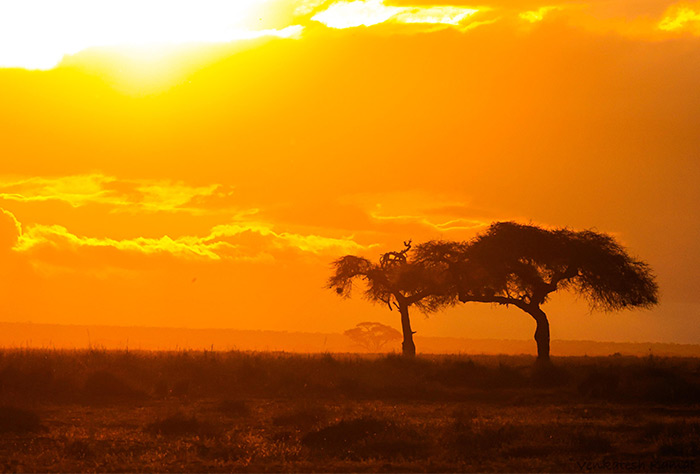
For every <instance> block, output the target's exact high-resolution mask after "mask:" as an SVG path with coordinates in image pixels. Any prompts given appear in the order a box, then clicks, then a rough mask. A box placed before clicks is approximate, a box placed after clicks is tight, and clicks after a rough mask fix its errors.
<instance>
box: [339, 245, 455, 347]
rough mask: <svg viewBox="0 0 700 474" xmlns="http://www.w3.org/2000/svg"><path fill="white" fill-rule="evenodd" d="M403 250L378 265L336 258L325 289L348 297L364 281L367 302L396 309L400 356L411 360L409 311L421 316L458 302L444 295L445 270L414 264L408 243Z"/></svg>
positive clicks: (384, 257)
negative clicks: (420, 313)
mask: <svg viewBox="0 0 700 474" xmlns="http://www.w3.org/2000/svg"><path fill="white" fill-rule="evenodd" d="M404 246H405V248H404V249H403V250H401V251H399V252H387V253H385V254H383V255H382V256H381V258H380V259H379V263H372V262H371V261H369V260H368V259H366V258H364V257H358V256H355V255H346V256H344V257H341V258H339V259H338V260H336V261H335V262H333V269H334V272H333V275H332V276H331V277H330V278H329V280H328V288H330V289H334V290H335V291H336V292H337V293H338V294H339V295H340V296H343V297H349V296H350V294H351V291H352V288H353V283H354V282H355V281H356V280H360V281H364V283H365V296H366V297H367V299H369V300H370V301H372V302H375V303H381V304H386V305H387V306H388V307H389V309H392V307H394V308H396V309H398V311H399V314H400V315H401V329H402V332H403V342H402V352H403V354H404V355H406V356H414V355H415V354H416V345H415V343H414V342H413V334H414V331H413V330H412V329H411V320H410V317H409V314H408V310H409V308H410V307H411V306H415V307H417V308H418V309H419V310H421V311H422V312H424V313H431V312H433V311H437V310H439V309H441V308H444V307H446V306H450V305H453V304H455V303H456V302H457V299H456V297H455V295H453V294H450V293H449V291H447V290H448V287H447V285H446V278H447V277H448V275H447V274H446V273H445V269H443V268H442V267H440V266H435V265H424V264H422V263H421V262H418V261H415V260H414V259H412V258H411V242H410V241H409V242H404Z"/></svg>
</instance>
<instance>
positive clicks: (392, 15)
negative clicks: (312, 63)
mask: <svg viewBox="0 0 700 474" xmlns="http://www.w3.org/2000/svg"><path fill="white" fill-rule="evenodd" d="M477 11H478V9H475V8H465V7H455V6H432V7H396V6H387V5H385V4H384V1H383V0H356V1H352V2H345V1H341V2H337V3H334V4H332V5H331V6H330V7H328V8H327V9H326V10H324V11H322V12H320V13H317V14H316V15H314V16H313V17H312V18H311V19H312V20H314V21H318V22H320V23H323V24H324V25H326V26H328V27H329V28H338V29H342V28H353V27H357V26H372V25H377V24H380V23H384V22H388V21H392V22H395V23H403V24H411V23H416V24H421V23H422V24H443V25H452V26H456V25H459V23H460V22H461V21H462V20H464V19H465V18H467V17H469V16H471V15H473V14H474V13H476V12H477Z"/></svg>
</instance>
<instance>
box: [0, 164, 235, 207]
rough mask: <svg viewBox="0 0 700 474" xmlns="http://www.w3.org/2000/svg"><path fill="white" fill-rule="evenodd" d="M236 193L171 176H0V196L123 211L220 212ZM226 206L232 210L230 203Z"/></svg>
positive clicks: (216, 186) (9, 198)
mask: <svg viewBox="0 0 700 474" xmlns="http://www.w3.org/2000/svg"><path fill="white" fill-rule="evenodd" d="M232 195H233V188H232V187H231V186H224V185H221V184H209V185H206V186H191V185H188V184H185V183H183V182H178V181H170V180H127V179H117V178H114V177H111V176H105V175H102V174H98V173H95V174H87V175H76V176H63V177H55V178H44V177H33V178H26V179H14V180H13V179H7V178H5V179H1V178H0V200H5V201H17V202H48V201H59V202H64V203H66V204H68V205H70V206H72V207H76V208H77V207H83V206H87V205H91V204H96V205H104V206H109V207H111V208H113V210H115V211H122V212H136V211H139V212H185V213H190V214H206V213H213V212H220V211H221V210H222V207H224V208H226V207H227V206H226V205H225V204H226V203H228V204H230V200H231V197H232ZM227 210H231V208H230V207H229V208H228V209H227Z"/></svg>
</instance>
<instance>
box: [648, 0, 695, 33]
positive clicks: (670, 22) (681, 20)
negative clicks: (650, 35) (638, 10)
mask: <svg viewBox="0 0 700 474" xmlns="http://www.w3.org/2000/svg"><path fill="white" fill-rule="evenodd" d="M658 28H659V29H660V30H663V31H669V32H690V33H693V34H695V35H700V3H697V4H683V3H681V4H676V5H672V6H671V7H669V9H668V10H667V11H666V13H665V14H664V17H663V18H662V19H661V21H660V22H659V24H658Z"/></svg>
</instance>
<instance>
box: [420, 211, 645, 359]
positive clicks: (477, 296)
mask: <svg viewBox="0 0 700 474" xmlns="http://www.w3.org/2000/svg"><path fill="white" fill-rule="evenodd" d="M416 254H417V255H416V261H417V262H420V263H421V264H422V265H424V266H431V265H433V266H435V265H438V266H444V267H445V268H447V269H448V272H449V273H450V274H451V275H452V279H451V280H450V282H449V285H451V287H452V289H451V291H452V292H453V293H454V294H456V295H457V297H458V299H459V301H461V302H463V303H467V302H471V301H475V302H483V303H496V304H502V305H506V306H507V305H513V306H516V307H518V308H520V309H522V310H523V311H525V312H526V313H528V314H529V315H530V316H532V317H533V318H534V320H535V322H536V324H537V329H536V331H535V341H536V342H537V357H538V360H540V361H549V340H550V335H549V321H548V320H547V315H546V314H545V313H544V311H542V309H541V305H542V304H543V303H545V302H546V301H547V299H548V298H549V295H550V294H551V293H553V292H555V291H557V290H562V289H570V290H573V291H575V292H577V293H579V294H581V295H583V296H584V297H585V298H586V299H587V300H588V301H589V303H590V305H591V308H592V309H602V310H606V311H612V310H619V309H624V308H634V307H651V306H653V305H655V304H657V302H658V286H657V284H656V281H655V278H654V275H653V273H652V271H651V269H650V268H649V266H648V265H647V264H646V263H644V262H642V261H641V260H637V259H634V258H632V257H630V256H629V255H628V254H627V252H626V251H625V249H624V248H623V247H622V246H621V245H620V244H619V243H617V242H616V241H615V239H614V238H613V237H611V236H609V235H606V234H602V233H598V232H594V231H590V230H585V231H581V232H575V231H572V230H569V229H554V230H547V229H543V228H541V227H537V226H532V225H521V224H516V223H514V222H497V223H495V224H492V225H491V227H489V229H488V230H487V231H486V232H485V233H483V234H481V235H478V236H477V237H476V238H474V239H473V240H472V241H470V242H445V241H432V242H427V243H424V244H422V245H420V246H419V247H418V248H417V250H416Z"/></svg>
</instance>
